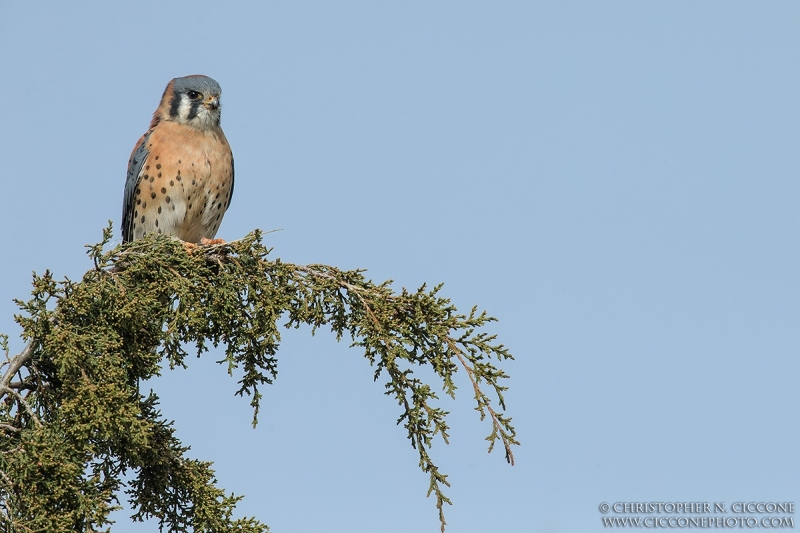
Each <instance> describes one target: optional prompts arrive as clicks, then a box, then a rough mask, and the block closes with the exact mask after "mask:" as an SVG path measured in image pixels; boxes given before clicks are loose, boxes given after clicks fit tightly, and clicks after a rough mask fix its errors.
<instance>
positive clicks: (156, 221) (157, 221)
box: [156, 219, 158, 227]
mask: <svg viewBox="0 0 800 533" xmlns="http://www.w3.org/2000/svg"><path fill="white" fill-rule="evenodd" d="M156 227H158V219H156Z"/></svg>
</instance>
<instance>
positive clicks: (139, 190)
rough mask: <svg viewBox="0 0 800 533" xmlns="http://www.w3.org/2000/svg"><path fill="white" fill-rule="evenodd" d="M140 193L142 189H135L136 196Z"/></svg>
mask: <svg viewBox="0 0 800 533" xmlns="http://www.w3.org/2000/svg"><path fill="white" fill-rule="evenodd" d="M141 192H142V189H140V188H139V187H136V195H137V196H138V195H139V194H140V193H141Z"/></svg>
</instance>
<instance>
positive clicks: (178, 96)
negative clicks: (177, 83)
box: [169, 91, 181, 118]
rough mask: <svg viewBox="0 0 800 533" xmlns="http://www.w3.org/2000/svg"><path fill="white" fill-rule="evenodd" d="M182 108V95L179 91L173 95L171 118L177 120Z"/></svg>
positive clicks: (170, 110)
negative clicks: (179, 110) (179, 109)
mask: <svg viewBox="0 0 800 533" xmlns="http://www.w3.org/2000/svg"><path fill="white" fill-rule="evenodd" d="M180 106H181V94H180V93H179V92H178V91H175V92H174V93H172V100H170V102H169V116H171V117H172V118H177V116H178V108H180Z"/></svg>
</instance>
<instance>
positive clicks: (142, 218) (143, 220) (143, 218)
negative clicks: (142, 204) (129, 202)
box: [142, 215, 144, 224]
mask: <svg viewBox="0 0 800 533" xmlns="http://www.w3.org/2000/svg"><path fill="white" fill-rule="evenodd" d="M142 224H144V215H142Z"/></svg>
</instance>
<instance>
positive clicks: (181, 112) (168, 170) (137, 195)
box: [122, 75, 233, 243]
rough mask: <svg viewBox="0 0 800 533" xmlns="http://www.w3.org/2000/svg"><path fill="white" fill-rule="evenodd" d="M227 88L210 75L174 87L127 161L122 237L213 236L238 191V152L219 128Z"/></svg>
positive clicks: (193, 240) (196, 238)
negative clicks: (235, 161) (235, 164)
mask: <svg viewBox="0 0 800 533" xmlns="http://www.w3.org/2000/svg"><path fill="white" fill-rule="evenodd" d="M221 93H222V89H221V88H220V86H219V84H218V83H217V82H216V81H214V80H212V79H211V78H209V77H207V76H199V75H198V76H186V77H184V78H175V79H174V80H172V81H171V82H169V84H168V85H167V88H166V89H165V90H164V95H163V96H162V97H161V103H160V104H159V105H158V109H156V112H155V113H153V120H152V121H151V122H150V128H149V129H148V130H147V133H145V134H144V135H142V138H141V139H139V141H138V142H137V143H136V146H135V147H134V148H133V152H132V153H131V158H130V160H129V161H128V179H127V181H126V182H125V197H124V201H123V204H122V241H123V242H129V241H133V240H136V239H140V238H142V236H143V235H145V234H147V233H164V234H166V235H174V236H175V237H177V238H179V239H181V240H183V241H186V242H189V243H197V242H200V241H201V239H213V238H214V235H216V234H217V230H218V229H219V225H220V223H221V222H222V216H223V215H224V214H225V210H226V209H228V206H229V205H230V203H231V198H232V197H233V154H232V153H231V147H230V146H229V145H228V140H227V139H226V138H225V134H224V133H222V128H220V125H219V120H220V103H219V97H220V94H221Z"/></svg>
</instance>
